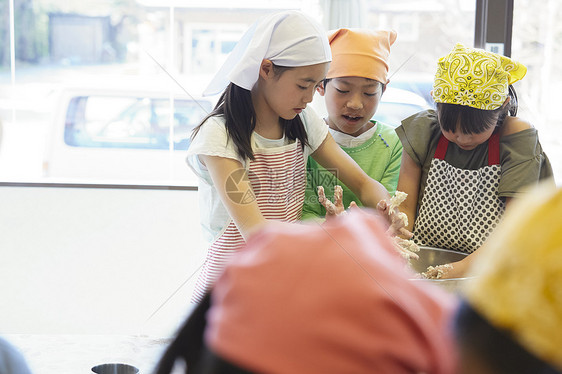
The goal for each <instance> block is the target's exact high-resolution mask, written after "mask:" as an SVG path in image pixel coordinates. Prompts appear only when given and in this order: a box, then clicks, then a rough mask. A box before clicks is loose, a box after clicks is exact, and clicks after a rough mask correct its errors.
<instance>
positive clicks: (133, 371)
mask: <svg viewBox="0 0 562 374" xmlns="http://www.w3.org/2000/svg"><path fill="white" fill-rule="evenodd" d="M92 371H93V372H94V373H97V374H137V373H138V372H139V369H137V368H136V367H134V366H132V365H127V364H118V363H111V364H101V365H96V366H94V367H93V368H92Z"/></svg>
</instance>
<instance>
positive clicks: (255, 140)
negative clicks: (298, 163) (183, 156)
mask: <svg viewBox="0 0 562 374" xmlns="http://www.w3.org/2000/svg"><path fill="white" fill-rule="evenodd" d="M299 115H300V116H301V120H302V122H303V124H304V128H305V130H306V133H307V135H308V143H309V146H305V147H304V154H303V157H304V161H305V165H306V161H307V160H308V156H310V154H312V153H313V152H314V151H315V150H316V149H317V148H318V147H319V146H320V145H321V144H322V142H323V141H324V139H326V136H327V134H328V126H327V125H326V123H325V122H324V120H323V119H322V118H320V117H319V116H318V115H317V114H316V112H314V110H313V109H311V108H306V109H305V110H304V111H303V112H302V113H301V114H299ZM291 143H294V140H289V139H286V138H285V136H283V138H281V139H267V138H264V137H262V136H260V135H259V134H257V133H256V132H254V133H253V134H252V142H251V144H252V150H254V151H255V150H256V149H259V148H276V147H281V146H284V145H287V144H291ZM197 155H208V156H219V157H226V158H232V159H234V160H237V161H239V162H240V163H241V164H242V166H243V167H244V168H246V169H247V168H248V166H249V163H248V161H249V160H245V159H241V158H240V157H239V156H238V153H237V151H236V147H235V145H234V142H233V141H232V140H229V139H228V136H227V132H226V127H225V124H224V118H223V117H222V116H214V117H210V118H209V119H208V120H207V121H205V123H204V124H203V125H202V126H201V128H200V129H199V132H198V133H197V136H195V138H194V139H193V141H192V142H191V144H190V146H189V149H188V151H187V164H188V165H189V167H190V168H191V169H192V170H193V171H194V172H195V174H196V175H197V176H199V211H200V217H201V225H202V227H203V235H204V237H205V239H206V240H207V241H208V242H213V241H214V240H215V239H216V238H217V237H218V236H220V234H221V233H222V231H223V230H224V229H225V228H226V226H227V225H228V223H229V222H230V215H229V214H228V212H227V210H226V208H225V207H224V205H223V203H222V200H221V199H220V196H219V194H218V192H217V190H216V189H215V186H214V185H213V181H212V179H211V176H210V174H209V171H208V170H207V169H206V168H205V167H204V166H203V165H202V164H201V162H200V161H199V158H198V157H197Z"/></svg>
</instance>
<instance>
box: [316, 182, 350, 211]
mask: <svg viewBox="0 0 562 374" xmlns="http://www.w3.org/2000/svg"><path fill="white" fill-rule="evenodd" d="M318 201H319V202H320V204H322V206H323V207H324V208H326V218H329V217H335V216H339V215H341V214H344V213H345V207H344V206H343V189H342V188H341V186H334V202H331V201H330V200H329V199H328V198H327V197H326V193H325V192H324V187H322V186H318ZM353 207H357V204H356V203H355V202H354V201H352V202H351V204H349V208H353Z"/></svg>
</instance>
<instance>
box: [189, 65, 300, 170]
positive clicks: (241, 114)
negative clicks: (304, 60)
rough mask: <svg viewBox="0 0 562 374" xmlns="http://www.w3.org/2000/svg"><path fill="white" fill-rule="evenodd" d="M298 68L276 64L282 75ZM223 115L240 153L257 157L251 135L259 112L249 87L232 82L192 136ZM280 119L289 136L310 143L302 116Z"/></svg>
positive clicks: (276, 71) (275, 68) (277, 75)
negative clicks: (208, 120) (211, 120)
mask: <svg viewBox="0 0 562 374" xmlns="http://www.w3.org/2000/svg"><path fill="white" fill-rule="evenodd" d="M289 69H294V68H292V67H287V66H277V65H275V64H273V72H274V73H275V76H276V77H277V78H279V77H280V76H281V74H283V73H284V72H285V71H286V70H289ZM219 115H222V116H224V118H225V123H226V132H227V134H228V136H229V138H230V139H232V141H233V142H234V145H235V146H236V150H237V152H238V155H239V156H240V158H242V159H247V158H249V159H250V160H253V159H254V152H253V151H252V144H251V142H250V138H251V136H252V132H253V131H254V129H255V127H256V112H255V110H254V105H253V103H252V95H251V93H250V91H249V90H246V89H244V88H242V87H240V86H237V85H235V84H234V83H230V84H229V85H228V87H227V88H226V89H225V90H224V92H223V93H222V95H221V97H220V98H219V100H218V102H217V105H216V106H215V108H214V109H213V111H212V112H211V113H209V114H208V115H207V116H206V117H205V118H203V120H202V121H201V123H200V124H199V125H198V126H197V127H196V128H195V129H194V131H193V134H192V135H191V139H192V140H193V138H195V136H197V133H198V132H199V129H200V128H201V126H202V125H203V123H204V122H205V121H206V120H207V119H209V118H210V117H213V116H219ZM279 122H280V123H281V126H283V129H285V136H286V137H287V138H288V139H290V140H295V139H298V140H300V142H301V146H302V147H303V148H304V146H305V145H309V143H308V136H307V134H306V130H305V128H304V124H303V123H302V120H301V118H300V116H298V115H297V116H296V117H295V118H293V119H291V120H285V119H283V118H279Z"/></svg>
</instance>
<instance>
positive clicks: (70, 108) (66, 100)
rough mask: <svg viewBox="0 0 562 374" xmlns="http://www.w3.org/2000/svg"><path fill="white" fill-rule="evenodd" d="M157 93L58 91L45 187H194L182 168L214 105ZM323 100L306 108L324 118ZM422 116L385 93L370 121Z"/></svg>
mask: <svg viewBox="0 0 562 374" xmlns="http://www.w3.org/2000/svg"><path fill="white" fill-rule="evenodd" d="M173 98H174V100H173V102H172V101H171V99H170V93H169V92H167V91H166V90H161V89H151V90H149V89H146V88H143V89H137V88H133V87H130V86H128V88H99V87H94V88H92V87H77V88H64V89H62V90H61V92H60V95H59V98H58V100H57V102H58V107H57V108H56V110H55V114H54V118H53V121H52V126H51V129H50V132H49V138H48V140H47V145H46V149H45V154H44V159H43V175H44V177H45V178H47V180H49V181H52V182H71V183H102V184H113V183H115V184H150V185H155V184H156V185H181V186H185V185H187V186H196V185H197V183H198V181H197V177H196V176H195V174H194V173H193V172H192V171H191V170H190V169H189V167H188V166H187V164H186V162H185V157H186V150H187V148H188V147H189V143H190V135H191V132H192V131H193V129H194V128H195V126H197V125H198V124H199V123H200V121H201V119H202V118H204V117H205V116H206V115H207V114H208V113H209V112H210V111H211V110H212V107H213V105H214V101H215V100H216V98H211V99H209V98H201V97H190V96H188V95H186V94H185V93H183V92H181V91H179V90H178V91H177V92H175V93H174V95H173ZM323 103H324V100H323V98H322V97H320V96H318V95H317V96H316V97H315V99H314V101H313V103H312V104H311V105H312V107H313V108H314V109H316V111H317V112H318V113H319V114H320V115H325V107H324V106H323ZM427 108H429V105H428V104H427V102H426V101H425V100H424V99H423V98H422V97H421V96H419V95H417V94H415V93H413V92H410V91H406V90H401V89H397V88H392V87H388V88H387V90H386V91H385V93H384V95H383V97H382V100H381V103H380V104H379V107H378V110H377V113H376V115H375V119H377V120H380V121H383V122H385V123H388V124H391V125H394V126H398V125H399V124H400V120H402V119H403V118H406V117H408V116H409V115H411V114H413V113H416V112H418V111H420V110H423V109H427Z"/></svg>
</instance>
